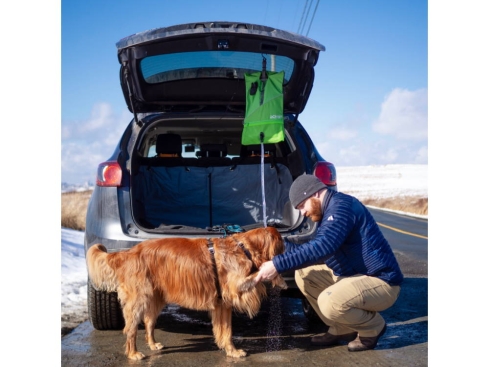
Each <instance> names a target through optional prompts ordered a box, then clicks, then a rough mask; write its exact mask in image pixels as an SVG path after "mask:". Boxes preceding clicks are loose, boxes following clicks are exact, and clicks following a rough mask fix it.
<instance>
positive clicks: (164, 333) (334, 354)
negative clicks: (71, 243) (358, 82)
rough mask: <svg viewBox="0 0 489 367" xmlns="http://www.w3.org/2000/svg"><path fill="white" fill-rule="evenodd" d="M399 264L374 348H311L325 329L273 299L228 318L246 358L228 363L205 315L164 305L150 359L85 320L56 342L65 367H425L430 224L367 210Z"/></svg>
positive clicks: (287, 302)
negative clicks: (127, 351) (400, 279)
mask: <svg viewBox="0 0 489 367" xmlns="http://www.w3.org/2000/svg"><path fill="white" fill-rule="evenodd" d="M372 214H373V215H374V218H375V219H376V220H377V221H378V223H379V224H384V225H385V226H387V227H383V226H382V225H381V228H382V231H383V233H384V235H385V236H386V237H387V239H388V241H389V242H390V243H391V245H392V247H393V250H394V253H395V254H396V257H397V258H398V260H399V263H400V266H401V270H402V271H403V273H404V275H405V282H404V284H403V286H402V289H401V294H400V296H399V299H398V300H397V302H396V303H395V304H394V306H392V307H391V308H390V309H388V310H386V311H384V312H382V316H383V317H384V318H385V320H386V322H387V331H386V333H385V335H384V336H383V337H382V338H381V339H380V341H379V344H378V346H377V348H376V349H374V350H370V351H365V352H357V353H352V352H348V350H347V347H346V345H341V346H336V347H333V348H315V347H312V346H310V337H311V336H313V335H315V334H317V333H321V332H324V331H325V329H324V326H323V325H322V323H320V322H319V323H318V322H314V321H312V322H311V321H309V320H308V319H307V318H306V317H305V316H304V314H303V312H302V306H301V301H300V300H299V299H296V298H284V297H277V296H275V295H273V294H272V295H270V298H269V300H267V301H266V302H265V303H263V305H262V309H261V311H260V313H259V314H258V315H257V316H256V317H255V318H254V319H251V320H250V319H248V318H247V317H246V316H244V315H239V314H235V315H234V316H233V340H234V342H235V344H236V347H238V348H242V349H244V350H245V351H247V352H248V356H247V357H244V358H241V359H232V358H228V357H226V356H225V354H224V352H222V351H220V350H218V349H217V347H216V345H215V344H214V342H213V338H212V327H211V323H210V320H209V317H208V315H207V313H206V312H198V311H192V310H187V309H183V308H180V307H178V306H175V305H170V306H168V307H167V308H166V309H165V310H164V311H163V312H162V313H161V315H160V317H159V318H158V324H157V326H156V330H155V338H156V340H157V341H159V342H161V343H162V344H164V345H165V348H163V349H162V350H160V351H151V350H149V348H147V346H146V345H145V341H144V330H143V328H142V327H140V329H139V333H138V343H137V345H138V348H139V349H140V350H141V351H142V352H143V353H144V354H146V356H147V358H146V359H144V360H142V361H138V362H133V361H128V360H127V359H126V357H125V355H124V353H123V348H124V347H123V346H124V342H125V336H124V335H123V334H122V331H120V330H119V331H118V330H114V331H99V330H94V329H93V327H92V326H91V324H90V323H89V322H85V323H83V324H81V325H80V326H78V327H77V328H76V329H74V330H73V332H72V333H70V334H68V335H66V336H65V337H63V338H62V340H61V347H62V348H61V365H62V366H67V367H68V366H77V367H78V366H92V367H101V366H105V367H107V366H118V367H119V366H120V367H124V366H134V365H140V366H199V367H200V366H231V365H232V366H235V365H240V366H262V365H267V366H294V367H300V366H316V365H321V366H328V365H329V366H335V367H345V366H390V367H395V366H408V367H411V366H427V365H428V278H427V241H428V240H427V236H426V234H427V225H428V223H427V221H425V220H419V219H413V218H409V217H404V216H399V215H395V214H390V213H387V214H386V213H385V212H380V213H378V212H377V211H374V210H372Z"/></svg>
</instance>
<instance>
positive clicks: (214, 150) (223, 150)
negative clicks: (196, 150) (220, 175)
mask: <svg viewBox="0 0 489 367" xmlns="http://www.w3.org/2000/svg"><path fill="white" fill-rule="evenodd" d="M227 155H228V150H227V147H226V144H202V145H201V146H200V157H221V158H222V157H225V156H227Z"/></svg>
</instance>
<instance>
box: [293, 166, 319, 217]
mask: <svg viewBox="0 0 489 367" xmlns="http://www.w3.org/2000/svg"><path fill="white" fill-rule="evenodd" d="M325 188H327V186H326V185H325V184H324V183H323V182H322V181H321V180H320V179H319V178H317V177H316V176H314V175H306V174H304V175H301V176H299V177H297V178H296V179H295V181H294V182H292V185H291V186H290V191H289V198H290V202H291V204H292V206H293V207H294V208H296V209H297V205H299V204H300V203H302V202H303V201H304V200H306V199H308V198H310V197H311V196H312V195H314V194H315V193H316V192H318V191H319V190H321V189H325Z"/></svg>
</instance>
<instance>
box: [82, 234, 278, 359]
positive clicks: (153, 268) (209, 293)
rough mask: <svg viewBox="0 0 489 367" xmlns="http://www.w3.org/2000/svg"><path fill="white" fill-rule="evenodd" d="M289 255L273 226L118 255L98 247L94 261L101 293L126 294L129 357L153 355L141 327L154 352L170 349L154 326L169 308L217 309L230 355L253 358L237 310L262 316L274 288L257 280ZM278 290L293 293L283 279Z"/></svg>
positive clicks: (148, 245)
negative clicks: (237, 340) (235, 332)
mask: <svg viewBox="0 0 489 367" xmlns="http://www.w3.org/2000/svg"><path fill="white" fill-rule="evenodd" d="M210 249H211V250H212V249H213V251H210ZM283 251H284V245H283V241H282V237H281V236H280V234H279V232H278V231H277V230H276V229H275V228H273V227H266V228H258V229H253V230H250V231H247V232H242V233H236V234H233V235H231V236H227V237H224V238H212V239H206V238H202V239H201V238H162V239H151V240H146V241H144V242H141V243H139V244H138V245H136V246H134V247H133V248H131V249H130V250H126V251H121V252H114V253H107V250H106V248H105V247H104V246H103V245H100V244H96V245H93V246H92V247H90V249H89V250H88V251H87V255H86V260H87V268H88V275H89V278H90V281H91V283H92V285H93V287H94V288H95V289H97V290H102V291H108V292H115V291H117V293H118V297H119V301H120V303H121V306H122V312H123V316H124V320H125V327H124V330H123V332H124V334H126V344H125V353H126V355H127V357H128V358H129V359H133V360H139V359H142V358H144V357H145V356H144V354H142V353H141V352H138V351H137V349H136V337H137V330H138V325H139V323H140V322H141V321H143V322H144V324H145V337H146V342H147V343H148V345H149V347H150V349H151V350H159V349H162V348H163V345H162V344H161V343H157V342H156V341H155V340H154V328H155V324H156V319H157V317H158V315H159V314H160V313H161V311H162V310H163V308H164V307H165V305H166V304H168V303H173V304H178V305H180V306H182V307H184V308H188V309H193V310H206V311H209V313H210V317H211V320H212V331H213V334H214V339H215V342H216V344H217V346H218V347H219V348H220V349H223V350H224V351H225V352H226V355H227V356H230V357H244V356H246V352H245V351H243V350H241V349H236V348H235V346H234V344H233V341H232V322H231V317H232V313H233V310H235V311H237V312H240V313H245V314H247V315H248V316H249V317H250V318H253V317H254V316H255V315H256V314H257V313H258V311H259V310H260V306H261V302H262V300H263V299H264V298H265V297H266V296H267V290H266V286H265V285H264V284H262V283H258V284H255V282H254V277H255V276H256V273H257V271H258V268H259V267H260V266H261V264H263V263H264V262H265V261H268V260H271V259H272V257H273V256H275V255H278V254H280V253H282V252H283ZM272 286H274V287H275V286H278V287H280V288H286V287H287V286H286V283H285V281H284V279H283V278H282V277H281V276H280V275H279V276H277V277H276V278H275V279H274V280H273V281H272Z"/></svg>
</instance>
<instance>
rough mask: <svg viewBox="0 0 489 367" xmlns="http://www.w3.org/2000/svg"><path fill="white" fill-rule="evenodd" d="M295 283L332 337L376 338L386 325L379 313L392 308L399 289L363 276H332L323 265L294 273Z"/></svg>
mask: <svg viewBox="0 0 489 367" xmlns="http://www.w3.org/2000/svg"><path fill="white" fill-rule="evenodd" d="M295 281H296V283H297V286H298V287H299V289H300V290H301V292H302V293H303V294H304V296H305V297H306V298H307V300H308V301H309V303H310V304H311V305H312V307H313V308H314V310H315V311H316V313H317V314H318V316H319V317H320V318H321V319H322V320H323V322H324V323H325V324H326V325H328V326H329V330H328V332H329V333H330V334H333V335H343V334H349V333H352V332H358V335H360V336H364V337H372V336H377V335H378V334H379V333H380V332H381V331H382V328H383V327H384V325H385V321H384V318H383V317H382V316H381V315H380V314H379V313H378V311H383V310H386V309H387V308H389V307H391V306H392V305H393V304H394V302H396V300H397V297H398V296H399V292H400V290H401V287H400V286H391V285H389V284H388V283H386V282H384V281H383V280H381V279H379V278H375V277H369V276H366V275H360V274H359V275H354V276H351V277H338V276H335V275H334V274H333V271H332V270H331V269H330V268H328V267H327V266H326V265H324V264H322V265H313V266H309V267H307V268H304V269H300V270H296V272H295Z"/></svg>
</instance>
